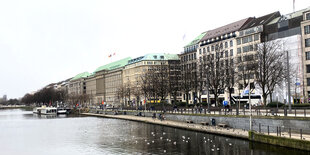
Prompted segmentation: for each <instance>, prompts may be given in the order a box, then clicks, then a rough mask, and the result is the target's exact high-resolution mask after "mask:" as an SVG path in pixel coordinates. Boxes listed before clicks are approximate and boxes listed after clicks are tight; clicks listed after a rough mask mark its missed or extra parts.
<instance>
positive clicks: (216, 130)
mask: <svg viewBox="0 0 310 155" xmlns="http://www.w3.org/2000/svg"><path fill="white" fill-rule="evenodd" d="M83 115H88V116H98V117H107V118H117V119H125V120H133V121H140V122H146V123H152V124H158V125H165V126H170V127H177V128H183V129H189V130H194V131H202V132H207V133H213V134H219V135H226V136H231V137H238V138H244V139H247V138H248V131H245V130H242V129H231V128H222V127H217V126H206V125H201V124H194V123H186V122H178V121H170V120H163V121H161V120H159V119H153V118H151V117H141V116H132V115H104V114H93V113H83Z"/></svg>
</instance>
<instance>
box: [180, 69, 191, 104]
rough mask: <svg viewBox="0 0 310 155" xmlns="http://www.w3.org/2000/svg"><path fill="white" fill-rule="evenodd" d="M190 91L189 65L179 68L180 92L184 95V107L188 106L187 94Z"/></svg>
mask: <svg viewBox="0 0 310 155" xmlns="http://www.w3.org/2000/svg"><path fill="white" fill-rule="evenodd" d="M191 89H192V68H191V66H190V65H189V64H183V65H182V66H181V90H182V92H183V93H184V95H185V99H186V106H188V100H189V92H190V91H191Z"/></svg>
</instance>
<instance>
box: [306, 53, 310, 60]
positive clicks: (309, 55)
mask: <svg viewBox="0 0 310 155" xmlns="http://www.w3.org/2000/svg"><path fill="white" fill-rule="evenodd" d="M306 60H310V52H306Z"/></svg>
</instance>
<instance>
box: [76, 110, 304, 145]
mask: <svg viewBox="0 0 310 155" xmlns="http://www.w3.org/2000/svg"><path fill="white" fill-rule="evenodd" d="M82 115H85V116H94V117H104V118H112V119H123V120H130V121H138V122H143V123H150V124H156V125H163V126H168V127H173V128H179V129H185V130H191V131H197V132H204V133H210V134H216V135H222V136H227V137H234V138H240V139H247V140H250V141H256V142H262V143H267V144H273V145H278V146H284V147H291V148H295V149H300V150H307V151H310V134H303V135H302V139H300V138H301V137H300V135H299V134H297V133H291V134H289V133H287V132H282V133H281V136H280V135H277V134H276V133H269V134H268V133H266V132H261V133H259V132H255V131H248V130H244V129H235V128H224V127H219V124H218V126H210V125H203V124H201V123H198V122H194V123H188V122H186V121H184V120H182V121H176V120H162V121H161V120H159V119H157V118H152V117H143V116H135V115H112V114H95V113H82Z"/></svg>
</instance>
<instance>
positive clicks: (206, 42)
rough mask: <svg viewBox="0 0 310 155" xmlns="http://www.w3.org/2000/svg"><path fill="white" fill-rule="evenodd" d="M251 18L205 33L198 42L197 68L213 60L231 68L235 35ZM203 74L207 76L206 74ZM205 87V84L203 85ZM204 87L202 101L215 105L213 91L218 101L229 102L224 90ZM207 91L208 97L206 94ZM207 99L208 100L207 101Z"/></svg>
mask: <svg viewBox="0 0 310 155" xmlns="http://www.w3.org/2000/svg"><path fill="white" fill-rule="evenodd" d="M251 20H252V18H246V19H242V20H239V21H236V22H233V23H230V24H227V25H225V26H222V27H219V28H216V29H213V30H209V31H207V32H206V34H205V35H204V37H203V38H202V39H201V40H200V42H199V47H198V50H197V56H198V58H199V61H198V62H199V63H200V65H199V66H204V65H203V64H206V63H207V61H209V60H211V59H212V60H215V59H216V58H219V60H220V62H219V63H221V64H223V65H224V63H225V65H227V66H232V65H234V58H235V56H236V54H237V52H236V37H237V33H238V31H239V30H240V28H241V27H242V26H244V25H245V24H247V23H249V22H250V21H251ZM204 74H209V73H208V72H206V73H204ZM204 85H207V84H204ZM208 89H209V90H207V88H206V87H205V89H204V90H205V91H204V93H203V95H202V100H203V101H208V100H209V101H210V102H211V103H215V96H214V91H218V93H219V96H218V97H219V101H220V102H221V101H223V100H227V101H229V93H228V92H229V91H227V90H226V89H225V88H223V89H220V90H212V88H208ZM208 91H209V96H208V95H207V93H206V92H208ZM231 91H232V92H233V94H235V93H236V91H235V90H234V88H231ZM208 98H209V99H208Z"/></svg>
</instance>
